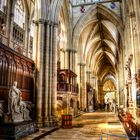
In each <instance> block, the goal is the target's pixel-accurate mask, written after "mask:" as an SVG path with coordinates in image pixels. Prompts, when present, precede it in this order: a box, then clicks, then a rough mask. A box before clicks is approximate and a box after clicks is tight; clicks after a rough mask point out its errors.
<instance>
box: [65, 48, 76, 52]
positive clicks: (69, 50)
mask: <svg viewBox="0 0 140 140" xmlns="http://www.w3.org/2000/svg"><path fill="white" fill-rule="evenodd" d="M66 52H72V53H76V52H77V51H76V50H75V49H73V48H67V49H66Z"/></svg>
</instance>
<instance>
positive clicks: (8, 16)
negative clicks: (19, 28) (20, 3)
mask: <svg viewBox="0 0 140 140" xmlns="http://www.w3.org/2000/svg"><path fill="white" fill-rule="evenodd" d="M12 5H13V3H12V1H8V2H7V9H8V10H7V19H6V37H7V38H8V40H7V41H8V42H7V46H8V45H9V41H10V29H11V21H12V18H13V16H11V12H12Z"/></svg>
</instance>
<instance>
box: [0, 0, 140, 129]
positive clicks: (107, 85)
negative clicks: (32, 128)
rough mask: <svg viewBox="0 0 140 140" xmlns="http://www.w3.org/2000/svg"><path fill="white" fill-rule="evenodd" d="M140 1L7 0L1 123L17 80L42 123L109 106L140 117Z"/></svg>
mask: <svg viewBox="0 0 140 140" xmlns="http://www.w3.org/2000/svg"><path fill="white" fill-rule="evenodd" d="M139 9H140V1H139V0H41V1H39V0H0V121H1V122H3V121H5V119H4V118H5V114H6V113H7V112H8V106H7V104H8V103H7V102H8V93H9V89H10V87H11V86H12V85H13V83H14V81H17V83H18V85H17V87H18V88H19V89H20V90H21V92H22V99H23V100H24V101H25V102H26V104H27V106H28V107H29V108H31V112H30V116H31V118H32V120H36V122H37V125H38V127H42V126H47V127H49V126H53V125H56V123H57V122H56V121H57V120H61V116H62V115H63V114H71V115H73V117H74V116H77V115H79V114H80V113H81V112H93V111H96V110H104V106H105V98H106V96H109V98H110V100H112V101H114V102H115V104H116V106H117V107H118V108H119V107H123V109H124V110H125V111H127V112H129V113H131V114H132V116H133V118H135V120H136V121H138V122H139V121H140V108H139V107H140V94H139V91H140V78H139V77H140V61H139V57H140V47H139V45H140V31H139V28H140V10H139Z"/></svg>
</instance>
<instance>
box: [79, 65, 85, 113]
mask: <svg viewBox="0 0 140 140" xmlns="http://www.w3.org/2000/svg"><path fill="white" fill-rule="evenodd" d="M78 65H79V72H80V74H79V78H80V80H79V82H80V83H79V102H80V109H81V110H83V111H84V110H87V92H86V65H85V64H84V63H79V64H78Z"/></svg>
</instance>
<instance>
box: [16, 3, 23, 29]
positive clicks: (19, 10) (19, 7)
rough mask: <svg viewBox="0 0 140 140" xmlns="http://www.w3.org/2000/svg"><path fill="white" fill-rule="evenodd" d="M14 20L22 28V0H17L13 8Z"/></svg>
mask: <svg viewBox="0 0 140 140" xmlns="http://www.w3.org/2000/svg"><path fill="white" fill-rule="evenodd" d="M14 22H15V23H16V24H17V25H19V26H20V27H21V28H23V29H24V24H25V10H24V5H23V0H17V2H16V4H15V10H14Z"/></svg>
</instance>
